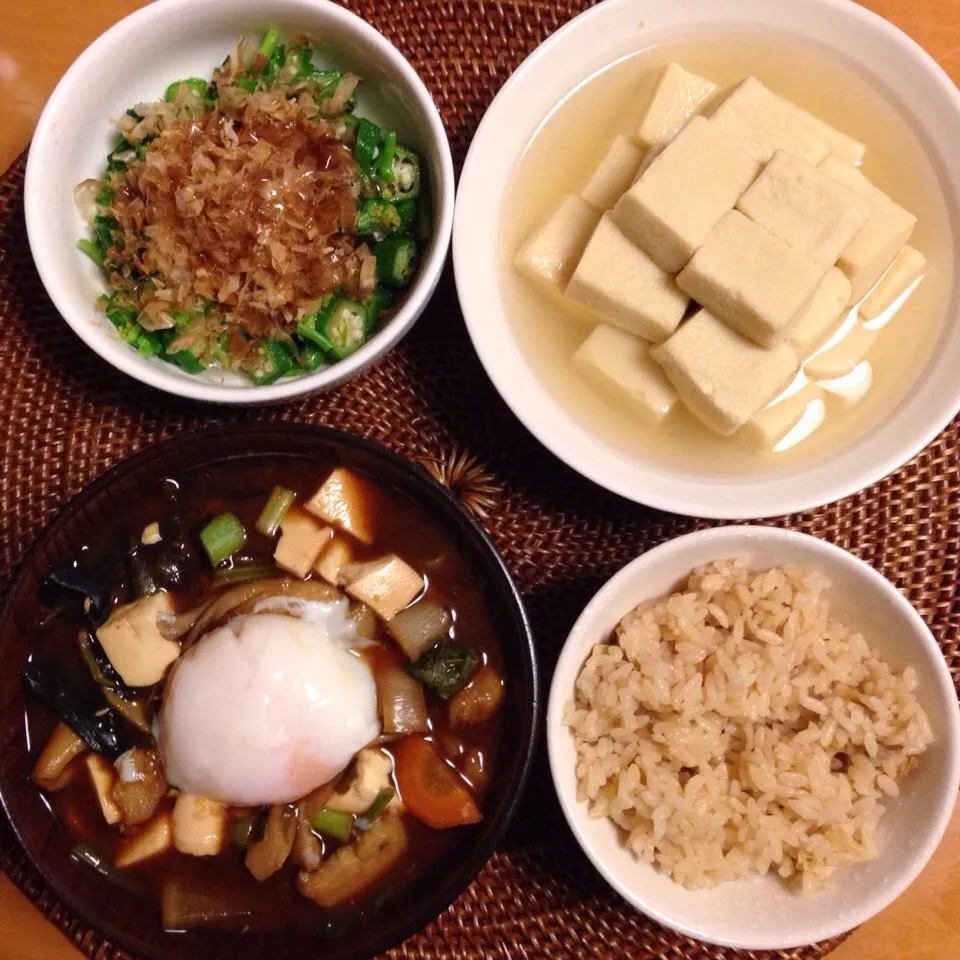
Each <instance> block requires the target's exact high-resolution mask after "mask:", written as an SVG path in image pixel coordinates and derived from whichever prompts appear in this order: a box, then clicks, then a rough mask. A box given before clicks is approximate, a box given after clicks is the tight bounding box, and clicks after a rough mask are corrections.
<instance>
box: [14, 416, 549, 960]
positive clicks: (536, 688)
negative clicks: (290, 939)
mask: <svg viewBox="0 0 960 960" xmlns="http://www.w3.org/2000/svg"><path fill="white" fill-rule="evenodd" d="M265 429H269V430H271V431H274V432H275V433H276V436H277V442H278V444H279V443H282V439H283V436H284V435H288V436H289V435H296V434H299V435H301V436H310V435H312V436H314V437H316V438H318V439H323V440H326V441H327V442H330V443H336V444H342V445H346V446H347V447H352V448H354V449H357V450H361V451H364V452H366V453H369V454H370V455H371V456H373V457H374V458H379V459H381V460H385V461H387V462H389V463H391V464H392V465H393V466H394V467H396V468H397V469H399V470H400V471H402V472H405V473H406V474H408V475H409V476H410V477H411V478H412V479H413V480H414V482H416V483H419V484H422V485H423V486H425V487H426V488H427V489H428V490H430V491H431V492H432V493H433V495H434V496H435V497H438V498H439V499H440V501H441V502H442V503H444V504H445V505H446V506H447V507H448V508H450V509H451V512H452V513H453V514H455V515H457V516H458V518H459V520H460V521H461V522H462V523H463V525H464V527H465V529H466V531H468V535H471V536H473V537H474V538H475V539H476V541H477V546H478V547H480V549H481V550H482V552H483V553H485V554H486V555H487V557H488V559H489V561H490V562H491V566H492V569H494V570H495V571H496V572H497V575H498V579H499V580H500V583H499V586H500V587H501V588H502V589H503V590H504V592H505V595H506V596H507V598H508V599H509V601H510V605H511V606H512V607H513V611H514V613H515V614H516V618H517V625H518V627H520V631H519V632H521V633H522V637H523V640H524V641H525V642H524V643H523V644H522V647H523V651H524V654H525V656H524V659H525V660H526V662H527V667H528V669H529V683H530V698H529V704H527V705H526V709H525V711H524V721H525V722H524V726H525V729H524V730H523V731H522V735H521V736H520V737H516V736H512V737H511V739H512V740H514V741H519V742H521V743H522V744H523V746H522V760H521V763H520V769H519V774H518V775H517V777H516V780H515V787H514V789H513V791H512V792H511V794H510V796H509V798H508V799H507V800H506V802H505V803H504V809H503V811H502V813H501V815H500V817H499V819H498V820H497V822H496V823H495V824H494V825H493V827H492V828H491V829H490V830H489V831H488V832H487V833H486V838H485V840H484V842H483V843H482V844H479V845H478V846H477V847H475V848H474V850H473V851H471V854H470V856H468V857H467V858H465V860H464V866H463V867H461V868H460V869H459V870H457V871H456V872H455V873H453V874H452V875H451V876H450V879H449V881H448V882H447V883H446V884H444V885H443V886H442V887H441V886H438V887H437V888H436V889H437V890H438V893H437V894H432V895H430V896H427V897H425V898H424V899H423V900H422V901H421V905H420V906H419V907H418V908H416V909H414V910H413V911H411V914H410V920H409V921H408V922H406V923H403V924H398V925H397V926H396V927H395V928H394V929H392V930H390V931H388V932H387V933H386V934H385V935H384V936H383V937H382V938H381V940H379V941H377V942H376V945H375V954H374V955H376V954H378V953H380V952H382V951H385V950H389V949H391V948H392V947H395V946H397V945H399V944H400V943H402V942H403V941H404V940H406V939H408V938H409V937H411V936H413V935H414V934H415V933H417V932H419V931H420V930H422V929H423V928H424V927H426V926H427V925H428V924H429V923H431V922H432V921H433V920H435V919H436V918H437V917H438V916H439V915H440V914H441V913H443V912H444V911H445V910H446V909H447V908H449V907H450V905H451V904H452V903H454V901H455V900H457V899H458V898H459V897H460V895H461V894H462V893H463V892H464V890H466V888H467V887H468V886H469V885H470V884H471V883H472V882H473V880H474V879H475V878H476V876H477V875H478V874H479V872H480V871H481V870H482V869H483V867H484V866H485V865H486V863H487V861H488V860H489V859H490V857H491V856H492V855H493V853H494V851H495V850H496V847H497V845H498V843H499V842H500V840H501V839H502V838H503V835H504V833H505V832H506V830H507V828H508V826H509V825H510V823H511V822H512V821H513V818H514V817H515V816H516V813H517V808H518V807H519V805H520V801H521V799H522V797H523V793H524V791H525V789H526V786H527V783H528V781H529V778H530V773H531V770H532V767H533V761H534V754H535V751H536V745H537V741H538V729H539V719H540V714H541V710H542V702H541V689H540V688H541V684H540V678H539V670H538V664H537V653H536V645H535V643H534V637H533V630H532V628H531V626H530V620H529V617H528V615H527V611H526V608H525V606H524V603H523V600H522V598H521V596H520V592H519V591H518V589H517V586H516V583H515V582H514V579H513V576H512V575H511V573H510V571H509V569H508V568H507V565H506V563H505V562H504V559H503V557H502V556H501V555H500V552H499V551H498V550H497V548H496V546H495V544H494V543H493V540H492V539H491V537H490V535H489V534H488V533H487V531H486V530H485V529H484V528H483V527H482V526H481V524H480V523H479V521H478V520H477V519H476V517H474V516H473V514H472V513H470V511H469V510H468V509H467V508H466V507H465V506H464V505H463V503H461V501H460V499H459V498H458V497H457V496H456V494H455V493H453V491H451V490H450V489H449V488H448V487H446V486H444V485H443V484H442V483H440V482H439V481H438V480H437V479H436V478H435V477H433V476H432V475H431V474H430V473H429V472H428V471H427V470H426V469H425V468H424V467H423V466H421V465H420V464H419V463H417V462H416V461H415V460H413V459H411V458H409V457H406V456H404V455H403V454H400V453H397V452H396V451H395V450H392V449H390V448H389V447H387V446H385V445H384V444H382V443H379V442H377V441H375V440H368V439H367V438H365V437H361V436H358V435H357V434H353V433H349V432H348V431H345V430H338V429H335V428H333V427H327V426H323V425H320V424H305V423H291V422H288V421H276V422H273V423H266V422H262V421H254V422H248V423H243V424H225V423H218V424H212V425H210V426H206V427H201V428H199V429H196V430H184V431H181V432H180V433H176V434H174V435H173V436H170V437H166V438H164V439H162V440H158V441H155V442H153V443H150V444H148V445H147V446H146V447H144V448H142V449H141V450H137V451H136V452H134V453H132V454H130V455H128V456H126V457H124V458H123V459H121V460H120V461H119V462H118V463H115V464H114V465H113V466H112V467H109V468H107V470H105V471H104V472H103V473H102V474H100V475H99V476H98V477H97V478H96V479H94V480H93V481H91V482H90V483H89V484H88V485H87V486H85V487H84V488H83V489H82V490H80V492H79V493H77V494H76V495H75V496H74V497H72V498H71V499H70V500H69V501H68V502H67V503H66V504H65V505H64V506H63V507H61V508H60V510H58V511H57V513H56V514H55V515H54V516H53V517H52V518H51V520H50V521H49V522H48V523H47V524H45V525H44V527H43V528H42V529H41V531H40V532H39V533H38V534H37V536H36V538H35V539H34V541H33V543H32V544H31V545H30V548H29V549H28V550H27V552H26V554H25V555H24V557H23V559H22V560H21V561H20V562H19V563H18V564H17V565H16V567H15V568H14V569H13V571H12V572H11V576H10V582H9V584H8V586H7V589H6V592H5V595H4V598H3V603H2V606H0V623H3V622H4V621H5V620H6V618H7V617H8V616H9V615H10V613H11V610H12V606H13V595H14V593H15V592H16V588H17V586H18V585H19V583H20V581H21V579H22V577H23V576H24V571H26V570H28V569H30V567H31V566H32V565H33V564H34V563H35V562H36V557H37V555H38V554H39V553H40V549H41V546H42V545H43V543H44V541H45V540H46V539H47V538H48V537H50V536H53V535H55V534H56V532H57V531H59V530H60V529H61V528H62V527H63V526H64V525H65V524H66V523H67V522H68V520H69V518H70V516H71V515H72V514H73V513H74V511H75V510H76V509H77V508H78V507H79V506H81V505H82V504H83V503H84V502H85V501H86V500H88V499H90V498H92V497H94V496H95V495H96V494H97V493H99V492H100V491H101V490H102V489H103V488H105V487H109V486H110V484H111V483H113V482H114V481H115V479H116V477H117V476H118V475H120V474H122V473H124V472H126V471H128V470H130V469H131V468H134V467H136V466H137V465H138V464H139V463H140V462H142V461H146V460H150V459H151V458H153V457H155V456H157V454H158V453H160V452H162V450H163V448H164V447H165V446H167V445H168V444H172V443H183V442H187V443H191V442H192V443H196V442H202V441H203V439H204V438H205V437H208V436H213V435H222V433H223V432H224V430H229V431H230V432H231V433H232V434H233V435H234V436H236V438H237V441H238V447H239V446H240V445H241V444H242V441H243V436H244V434H246V433H259V432H262V431H263V430H265ZM273 454H274V455H281V456H283V455H286V454H284V453H283V452H282V451H279V450H277V451H273ZM270 455H271V453H270V452H269V451H261V452H257V453H246V452H244V451H243V450H242V449H238V451H237V453H236V455H228V456H218V457H217V458H216V461H211V462H222V461H224V460H230V459H242V458H244V457H246V456H270ZM202 465H203V462H202V461H200V462H198V463H197V464H195V465H194V468H196V467H199V466H202ZM514 733H516V731H514ZM0 807H2V808H3V812H4V816H5V818H6V820H7V823H8V824H9V825H10V827H11V829H12V830H13V833H14V836H15V837H16V839H17V842H18V844H19V846H20V849H21V850H23V852H24V853H25V854H26V856H27V858H28V860H29V861H30V863H31V864H32V865H33V867H34V868H35V869H36V870H37V871H38V872H39V873H40V875H41V876H42V877H43V879H44V882H45V883H46V884H47V886H49V887H50V889H51V890H52V891H53V892H54V893H55V894H56V896H57V898H58V900H59V901H60V902H61V903H63V904H64V905H65V906H66V907H67V908H68V909H69V910H70V911H71V913H73V914H74V915H75V916H77V917H79V918H80V919H81V920H83V921H84V923H86V924H87V926H88V927H89V928H90V930H92V931H94V932H96V933H97V934H98V935H99V936H101V937H102V938H103V939H104V940H106V941H108V942H109V943H112V944H113V945H114V946H116V947H119V948H120V949H122V950H126V951H130V952H131V953H133V954H135V955H139V956H142V957H145V958H150V960H171V958H172V957H173V956H175V953H176V947H175V943H174V941H171V950H170V951H166V950H164V951H163V952H162V953H156V952H153V951H148V952H147V953H144V952H143V949H142V945H140V944H135V943H133V942H132V941H130V940H128V939H127V937H126V934H125V932H124V931H122V930H120V931H118V935H117V936H109V937H108V936H107V934H105V933H101V932H100V930H101V921H100V920H99V918H98V917H96V916H95V915H93V914H92V913H91V912H90V911H89V910H88V909H87V907H86V905H85V903H84V902H83V901H82V900H80V899H78V898H76V897H75V896H74V894H73V891H72V890H71V888H70V887H69V886H68V885H67V884H65V883H63V882H61V880H60V878H59V876H57V875H56V874H54V873H52V872H51V871H49V870H48V869H47V866H46V863H45V862H44V860H43V858H42V856H41V855H40V853H39V852H35V851H34V850H32V849H31V847H30V845H29V844H28V843H27V842H26V841H25V839H24V836H23V833H22V832H21V829H20V825H19V824H18V823H17V821H16V820H15V818H14V817H13V816H12V815H11V812H10V808H9V806H8V801H7V796H6V791H5V790H4V788H3V785H2V783H0ZM47 919H48V920H49V918H47ZM51 922H52V921H51ZM366 922H375V918H371V920H368V921H366ZM224 935H225V936H242V934H229V933H226V934H224Z"/></svg>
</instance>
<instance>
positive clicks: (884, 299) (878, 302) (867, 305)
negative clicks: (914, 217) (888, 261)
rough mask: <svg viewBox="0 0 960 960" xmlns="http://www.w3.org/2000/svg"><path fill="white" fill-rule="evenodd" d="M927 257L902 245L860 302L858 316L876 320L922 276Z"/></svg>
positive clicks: (867, 319)
mask: <svg viewBox="0 0 960 960" xmlns="http://www.w3.org/2000/svg"><path fill="white" fill-rule="evenodd" d="M926 266H927V258H926V257H925V256H924V255H923V254H922V253H921V252H920V251H919V250H915V249H914V248H913V247H904V248H903V249H902V250H901V251H900V255H899V256H898V257H897V259H896V260H894V261H893V266H892V267H890V269H889V270H888V271H887V272H886V273H885V274H884V275H883V278H882V279H881V280H880V282H879V283H878V284H877V285H876V286H875V287H874V288H873V290H871V291H870V296H868V297H867V298H866V299H865V300H864V301H863V303H861V304H860V316H861V317H863V319H864V320H865V321H868V322H869V321H871V320H876V319H877V318H878V317H879V316H880V315H881V314H882V313H884V312H885V311H887V310H889V309H890V307H892V306H893V304H894V303H895V302H896V301H897V300H898V299H899V298H900V297H902V296H903V295H904V294H905V293H906V292H907V291H908V290H909V289H910V287H912V286H913V285H914V284H915V283H916V282H917V280H919V279H920V278H921V277H922V276H923V271H924V269H925V268H926ZM885 319H886V318H885Z"/></svg>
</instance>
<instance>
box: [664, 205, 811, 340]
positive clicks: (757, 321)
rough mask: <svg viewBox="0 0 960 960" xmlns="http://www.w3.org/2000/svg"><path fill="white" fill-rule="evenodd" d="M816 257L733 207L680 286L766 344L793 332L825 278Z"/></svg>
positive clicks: (679, 281)
mask: <svg viewBox="0 0 960 960" xmlns="http://www.w3.org/2000/svg"><path fill="white" fill-rule="evenodd" d="M823 274H824V271H823V270H821V269H820V268H819V267H818V266H817V265H816V264H815V263H814V262H813V261H812V260H810V259H809V258H808V257H805V256H804V255H803V254H802V253H797V251H796V250H791V249H790V247H788V246H787V245H786V244H785V243H784V242H783V241H782V240H778V239H777V238H776V237H775V236H773V234H770V233H767V231H766V230H764V229H763V227H760V226H757V224H755V223H754V222H753V221H752V220H750V219H748V218H747V217H745V216H744V215H743V214H742V213H740V212H739V211H738V210H731V211H730V213H728V214H727V215H726V216H725V217H724V218H723V219H722V220H721V221H720V222H719V223H718V224H717V226H716V227H715V228H714V229H713V230H712V231H711V233H710V235H709V236H708V237H707V239H706V241H705V242H704V244H703V246H702V247H700V249H699V250H698V251H697V252H696V253H695V254H694V257H693V259H692V260H691V261H690V263H689V264H688V265H687V266H686V267H685V268H684V270H683V272H682V273H681V274H680V276H679V277H677V284H678V285H679V287H680V289H681V290H683V291H684V292H685V293H688V294H689V295H690V296H691V297H692V298H693V299H694V300H696V301H697V303H699V304H700V305H701V306H704V307H706V308H707V309H708V310H710V311H712V312H713V314H714V315H715V316H716V317H718V318H719V319H721V320H723V321H724V322H725V323H727V324H729V325H730V326H731V327H732V328H733V329H734V330H736V331H738V332H739V333H742V334H743V335H744V336H745V337H749V338H750V339H751V340H753V341H755V342H756V343H758V344H759V345H760V346H762V347H775V346H777V345H778V344H780V343H782V342H783V341H784V340H785V339H786V337H787V335H788V334H789V333H790V331H791V328H792V326H793V323H794V321H795V320H799V318H800V316H801V313H800V311H801V310H802V309H803V308H804V307H805V306H806V305H807V303H808V302H809V301H810V298H811V297H812V296H813V294H814V291H815V290H816V289H817V286H818V285H819V284H820V281H821V280H822V279H823Z"/></svg>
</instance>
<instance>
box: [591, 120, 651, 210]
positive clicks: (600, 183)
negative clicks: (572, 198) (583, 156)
mask: <svg viewBox="0 0 960 960" xmlns="http://www.w3.org/2000/svg"><path fill="white" fill-rule="evenodd" d="M641 160H643V150H642V149H641V148H640V147H638V146H637V145H636V144H635V143H631V142H630V141H629V140H628V139H627V138H626V137H625V136H623V135H622V134H618V135H617V137H616V138H615V139H614V141H613V143H611V144H610V149H609V150H608V151H607V152H606V154H605V155H604V158H603V159H602V160H601V161H600V166H598V167H597V169H596V170H595V171H594V172H593V176H592V177H591V178H590V180H589V181H588V183H587V185H586V186H585V187H584V188H583V190H581V191H580V196H581V197H583V199H584V200H586V201H587V203H589V204H590V206H591V207H593V208H594V209H596V210H609V209H610V208H611V207H612V206H613V205H614V204H615V203H616V202H617V201H618V200H619V199H620V197H621V196H623V194H624V192H625V191H626V189H627V188H628V187H629V186H630V184H631V183H633V178H634V177H635V176H636V175H637V169H638V168H639V167H640V161H641Z"/></svg>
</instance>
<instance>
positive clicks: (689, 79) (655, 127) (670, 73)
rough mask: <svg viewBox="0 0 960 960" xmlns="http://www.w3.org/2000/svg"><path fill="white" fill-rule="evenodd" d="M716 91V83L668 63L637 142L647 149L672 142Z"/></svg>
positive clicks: (643, 121) (638, 134) (675, 64)
mask: <svg viewBox="0 0 960 960" xmlns="http://www.w3.org/2000/svg"><path fill="white" fill-rule="evenodd" d="M716 92H717V85H716V84H715V83H713V81H711V80H706V79H705V78H704V77H698V76H697V75H696V74H695V73H690V72H689V71H688V70H684V69H683V67H681V66H680V65H679V64H677V63H668V64H667V65H666V66H665V67H664V68H663V73H662V74H661V76H660V79H659V81H658V82H657V87H656V90H655V91H654V94H653V100H652V101H651V103H650V106H649V107H648V108H647V112H646V113H645V114H644V116H643V120H642V121H641V123H640V128H639V129H638V130H637V140H638V141H639V142H640V143H642V144H643V145H644V146H645V147H652V146H653V145H654V144H655V143H657V142H659V141H663V140H672V139H673V138H674V137H675V136H676V135H677V134H678V133H679V132H680V131H681V130H682V129H683V126H684V124H686V122H687V121H688V120H689V119H690V118H691V117H693V116H695V115H696V114H697V113H699V111H700V110H701V109H702V108H703V106H704V104H705V103H706V101H707V100H709V99H710V97H711V96H713V94H714V93H716Z"/></svg>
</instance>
